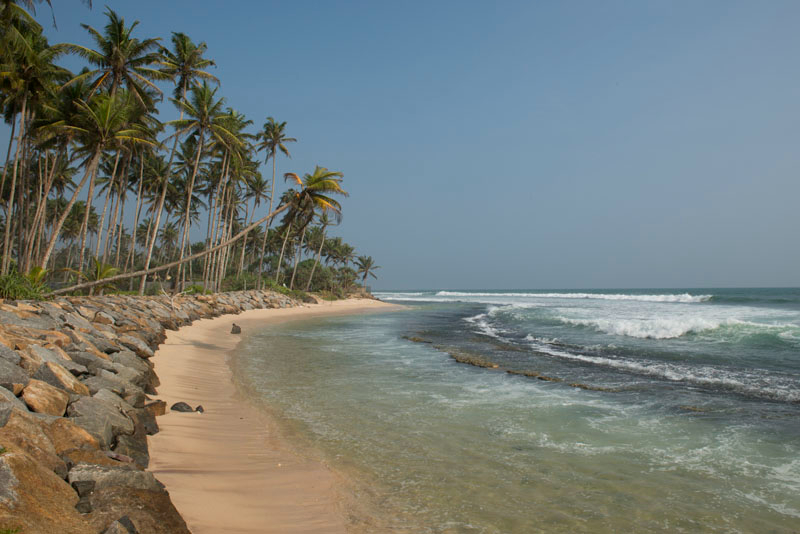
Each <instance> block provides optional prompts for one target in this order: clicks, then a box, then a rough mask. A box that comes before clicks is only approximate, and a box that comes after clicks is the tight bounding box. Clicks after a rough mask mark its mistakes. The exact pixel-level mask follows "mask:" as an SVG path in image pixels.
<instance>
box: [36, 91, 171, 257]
mask: <svg viewBox="0 0 800 534" xmlns="http://www.w3.org/2000/svg"><path fill="white" fill-rule="evenodd" d="M77 105H78V107H79V114H78V115H77V116H76V117H75V122H74V123H73V124H59V123H56V124H53V125H51V126H50V127H51V128H63V129H66V130H69V131H71V132H72V133H73V134H74V136H75V140H76V142H77V144H78V146H77V148H76V152H77V153H78V154H82V155H84V156H85V157H86V159H85V160H84V166H85V169H86V171H85V173H84V175H83V178H82V179H81V181H80V183H79V184H78V186H77V187H76V188H75V192H74V193H73V195H72V198H71V199H70V202H69V203H68V204H67V208H66V209H65V210H64V213H63V214H62V216H61V218H60V219H59V221H58V222H57V223H56V227H55V229H54V230H53V235H52V236H51V237H50V242H49V243H48V245H47V249H46V250H45V253H44V257H43V259H42V261H41V263H40V266H41V267H42V268H45V267H46V266H47V260H48V259H49V258H50V254H51V253H52V252H53V248H54V247H55V244H56V241H57V240H58V234H59V232H60V230H61V227H62V226H63V224H64V221H65V220H66V217H67V215H68V214H69V212H70V210H71V209H72V206H73V205H74V204H75V202H76V201H77V199H78V194H79V193H80V191H81V190H82V189H83V186H84V185H85V184H86V181H87V180H89V179H90V178H91V184H90V187H89V196H88V198H89V199H91V198H92V193H93V186H94V178H95V175H96V173H97V166H98V164H99V161H100V155H101V154H102V153H103V150H105V148H106V147H108V146H110V145H112V144H113V143H115V142H118V141H129V142H132V143H142V144H149V145H153V146H155V144H156V143H155V142H154V141H153V140H152V138H151V134H150V132H148V131H147V130H145V129H144V128H143V127H142V126H141V125H140V124H138V123H131V115H132V114H133V113H134V112H138V110H137V109H136V107H135V106H133V105H132V103H131V101H130V100H129V98H128V95H127V94H125V93H120V94H117V95H114V96H112V95H98V96H97V97H95V98H93V99H92V100H91V102H88V103H87V102H85V101H83V100H80V101H78V103H77ZM88 213H89V211H88V210H87V211H86V215H85V218H84V223H83V227H84V235H83V238H82V243H81V249H80V258H81V262H80V263H79V264H78V265H79V268H80V266H81V265H82V264H83V251H84V248H85V244H86V232H85V229H86V228H87V224H88Z"/></svg>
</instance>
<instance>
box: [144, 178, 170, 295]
mask: <svg viewBox="0 0 800 534" xmlns="http://www.w3.org/2000/svg"><path fill="white" fill-rule="evenodd" d="M162 179H163V180H164V183H163V184H162V185H161V196H160V197H159V198H158V208H157V209H156V221H155V223H154V224H153V232H152V234H150V243H148V245H147V259H146V260H145V262H144V272H145V273H147V271H148V269H150V260H151V258H152V257H153V245H155V244H156V236H158V226H159V224H161V212H162V211H164V199H165V198H166V197H167V188H168V187H169V177H167V176H163V177H162ZM148 274H149V273H148ZM146 282H147V274H145V276H142V281H141V283H140V284H139V295H144V286H145V283H146Z"/></svg>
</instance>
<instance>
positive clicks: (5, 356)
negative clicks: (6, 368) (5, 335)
mask: <svg viewBox="0 0 800 534" xmlns="http://www.w3.org/2000/svg"><path fill="white" fill-rule="evenodd" d="M19 360H20V356H19V354H18V353H17V351H15V350H12V349H11V348H9V347H7V346H6V345H5V344H3V343H0V361H7V362H9V363H13V364H14V365H19Z"/></svg>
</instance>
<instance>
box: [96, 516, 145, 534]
mask: <svg viewBox="0 0 800 534" xmlns="http://www.w3.org/2000/svg"><path fill="white" fill-rule="evenodd" d="M102 534H139V531H138V530H136V527H135V526H134V524H133V522H132V521H131V519H130V518H129V517H128V516H127V515H124V516H122V517H120V518H119V519H117V520H116V521H114V522H113V523H111V524H110V525H109V526H108V528H107V529H105V530H104V531H103V532H102Z"/></svg>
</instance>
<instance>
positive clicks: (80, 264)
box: [78, 159, 100, 271]
mask: <svg viewBox="0 0 800 534" xmlns="http://www.w3.org/2000/svg"><path fill="white" fill-rule="evenodd" d="M99 166H100V161H99V159H98V161H97V162H96V163H95V165H94V168H93V169H92V176H91V178H90V179H89V195H88V196H87V197H86V213H84V215H83V223H82V224H81V248H80V250H79V251H78V257H79V260H78V270H79V271H82V270H83V258H84V253H85V251H86V235H87V234H88V233H89V213H91V211H92V199H93V196H94V184H95V177H96V176H97V168H98V167H99Z"/></svg>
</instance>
